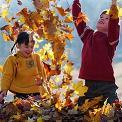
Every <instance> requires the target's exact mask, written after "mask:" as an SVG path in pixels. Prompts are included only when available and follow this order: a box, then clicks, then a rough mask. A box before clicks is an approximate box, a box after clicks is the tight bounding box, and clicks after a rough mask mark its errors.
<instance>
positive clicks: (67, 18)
mask: <svg viewBox="0 0 122 122" xmlns="http://www.w3.org/2000/svg"><path fill="white" fill-rule="evenodd" d="M64 22H66V23H71V22H73V18H72V16H68V17H66V18H65V19H64Z"/></svg>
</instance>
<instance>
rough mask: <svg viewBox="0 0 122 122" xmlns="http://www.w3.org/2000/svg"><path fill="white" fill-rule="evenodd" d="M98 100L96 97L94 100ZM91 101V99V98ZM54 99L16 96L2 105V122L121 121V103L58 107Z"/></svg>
mask: <svg viewBox="0 0 122 122" xmlns="http://www.w3.org/2000/svg"><path fill="white" fill-rule="evenodd" d="M96 100H98V98H95V99H94V100H93V101H96ZM90 103H91V100H90ZM56 104H57V103H54V100H53V99H52V100H45V99H43V100H40V99H38V98H34V97H28V98H27V99H20V98H16V99H15V100H14V101H12V102H9V103H7V102H6V103H4V104H1V106H0V122H109V121H110V122H121V121H122V110H121V104H118V103H116V105H115V106H114V107H113V106H110V105H109V104H106V103H105V104H104V105H103V107H102V108H98V102H97V103H95V102H94V104H92V105H90V104H88V102H87V104H84V106H86V105H87V106H88V108H84V107H83V106H80V107H77V105H75V106H74V105H71V104H70V105H69V106H65V107H63V108H62V109H59V108H56Z"/></svg>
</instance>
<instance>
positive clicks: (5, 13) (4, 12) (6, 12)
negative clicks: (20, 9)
mask: <svg viewBox="0 0 122 122" xmlns="http://www.w3.org/2000/svg"><path fill="white" fill-rule="evenodd" d="M6 16H8V10H7V9H4V10H2V13H1V17H3V18H5V17H6Z"/></svg>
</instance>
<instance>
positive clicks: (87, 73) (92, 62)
mask: <svg viewBox="0 0 122 122" xmlns="http://www.w3.org/2000/svg"><path fill="white" fill-rule="evenodd" d="M80 12H81V5H80V3H79V0H74V3H73V6H72V14H73V19H74V22H76V20H77V17H78V15H79V13H80ZM118 23H119V19H118V18H117V19H112V18H110V21H109V29H108V35H106V34H104V33H102V32H99V31H94V30H92V29H91V28H89V27H88V26H86V22H85V21H84V20H82V21H81V22H80V23H79V24H78V25H77V24H76V23H75V26H76V29H77V31H78V34H79V36H80V38H81V40H82V42H83V49H82V63H81V68H80V73H79V78H83V79H87V80H100V81H113V82H114V81H115V78H114V72H113V68H112V59H113V56H114V52H115V50H116V46H117V44H118V42H119V41H118V39H119V29H120V27H119V25H118Z"/></svg>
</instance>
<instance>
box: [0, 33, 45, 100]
mask: <svg viewBox="0 0 122 122" xmlns="http://www.w3.org/2000/svg"><path fill="white" fill-rule="evenodd" d="M34 44H35V41H34V40H33V33H31V34H29V33H27V32H21V33H20V34H19V35H18V38H17V40H16V42H15V44H14V46H13V48H14V47H15V46H16V47H17V49H18V50H17V53H16V54H14V55H10V56H9V57H8V58H7V60H6V61H5V64H4V66H3V74H2V79H1V90H0V91H1V92H0V101H2V100H3V97H4V96H5V95H6V94H7V91H8V90H9V91H11V92H12V93H15V94H16V96H18V97H25V96H28V95H31V94H33V95H39V94H40V92H39V87H40V85H41V84H42V83H43V81H46V79H47V78H46V74H45V70H44V66H43V63H42V62H41V61H40V57H39V55H38V54H35V53H33V49H34ZM13 48H12V49H11V51H12V50H13Z"/></svg>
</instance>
